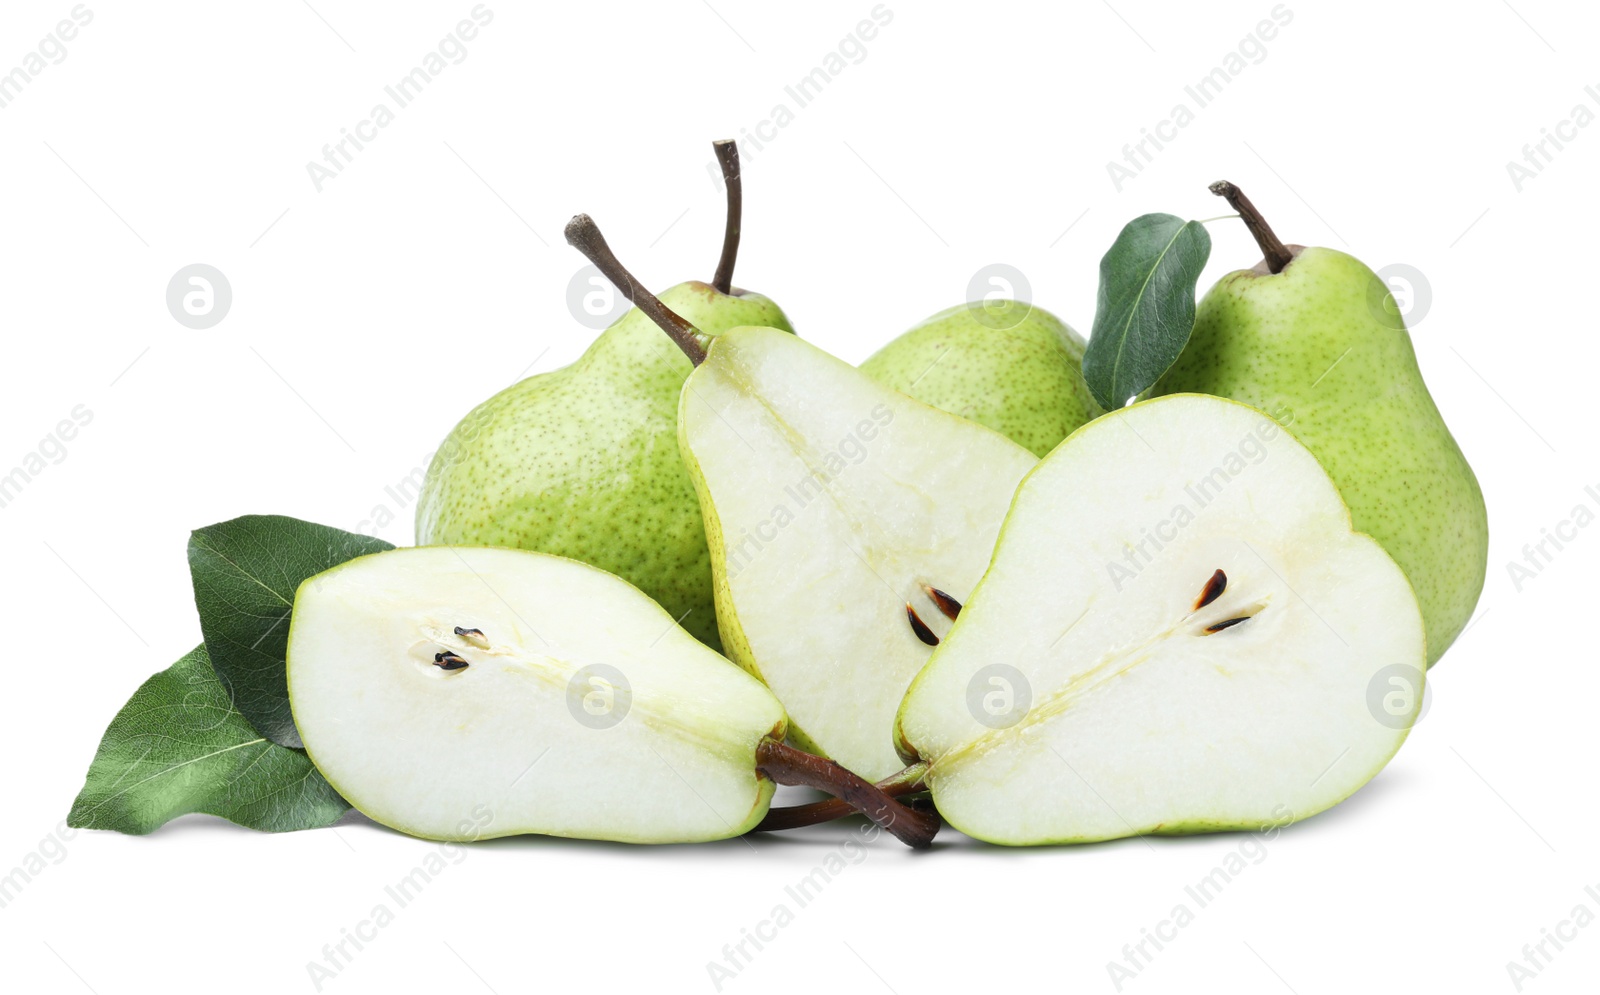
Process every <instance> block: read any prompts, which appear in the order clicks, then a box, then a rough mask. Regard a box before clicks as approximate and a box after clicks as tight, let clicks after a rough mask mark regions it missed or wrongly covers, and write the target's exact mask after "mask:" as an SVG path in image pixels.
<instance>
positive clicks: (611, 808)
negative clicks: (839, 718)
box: [288, 546, 784, 843]
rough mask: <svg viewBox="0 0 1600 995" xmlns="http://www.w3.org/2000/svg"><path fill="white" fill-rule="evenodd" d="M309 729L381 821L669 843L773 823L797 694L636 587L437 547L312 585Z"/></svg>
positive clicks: (459, 835)
mask: <svg viewBox="0 0 1600 995" xmlns="http://www.w3.org/2000/svg"><path fill="white" fill-rule="evenodd" d="M288 667H289V695H290V699H291V702H292V704H293V706H294V718H295V724H296V725H297V726H298V727H299V729H300V735H301V737H302V738H303V739H304V741H305V745H306V749H307V751H308V752H309V753H310V754H311V758H312V760H313V761H315V763H316V765H317V767H318V769H319V770H321V771H322V772H323V774H324V775H326V776H327V778H328V780H329V782H330V783H332V784H333V786H334V787H335V788H336V789H338V791H339V793H340V794H342V795H344V797H345V798H346V799H348V800H349V801H350V803H351V804H352V805H354V806H355V807H356V808H358V809H360V810H361V811H362V812H364V813H365V814H366V815H368V816H370V817H371V818H373V819H374V820H376V821H378V822H381V823H383V824H384V825H387V826H391V827H393V828H395V829H399V830H401V831H403V832H407V833H411V834H413V835H416V836H424V837H428V838H431V839H464V838H477V837H482V838H488V837H494V836H505V835H508V834H512V833H529V832H533V833H547V834H550V835H555V836H576V837H582V838H586V839H606V840H623V841H628V842H635V843H665V842H675V841H688V840H710V839H720V838H722V837H727V836H734V835H737V834H739V833H743V832H745V831H747V830H748V829H750V828H751V827H752V826H754V825H755V823H756V822H757V821H759V819H760V818H761V816H762V814H763V813H764V812H765V811H766V808H767V803H768V801H769V800H770V799H771V797H772V792H773V783H772V782H771V781H770V780H767V779H765V778H763V777H761V776H760V775H758V774H757V772H756V768H757V762H756V749H757V747H758V746H759V744H760V743H761V742H762V741H763V739H764V738H766V737H768V736H781V735H782V734H783V730H784V714H783V708H782V706H781V705H779V704H778V701H777V699H776V698H774V697H773V696H772V693H771V692H770V691H768V690H767V689H766V688H764V687H762V686H761V684H760V683H759V682H758V681H756V680H754V679H752V678H751V677H750V676H749V675H748V674H746V673H744V672H743V671H741V670H739V669H738V668H737V667H733V666H730V665H729V664H728V661H727V660H725V659H723V658H722V657H720V656H718V655H717V654H716V653H714V652H712V651H711V650H709V649H707V648H706V647H705V646H704V645H702V644H701V643H700V642H699V641H698V640H696V639H695V638H694V637H692V636H690V635H689V634H688V633H687V632H685V631H684V630H683V629H681V628H679V627H678V626H677V625H676V624H674V623H673V620H672V616H670V615H668V614H667V613H666V612H665V611H664V610H663V609H662V608H661V607H660V606H658V605H657V604H656V603H655V602H653V601H651V600H649V599H648V598H646V597H645V596H644V595H643V594H641V593H640V592H639V591H638V590H636V589H635V588H634V587H632V586H631V585H629V584H628V583H626V582H625V581H623V580H621V579H619V578H617V577H614V576H612V575H610V574H607V573H605V572H603V571H601V570H598V569H595V568H593V567H589V566H586V565H584V564H581V563H578V562H577V561H574V560H566V559H562V558H560V557H555V556H548V555H545V554H540V553H532V552H524V551H520V550H510V549H474V548H454V547H443V546H439V547H426V548H415V549H398V550H393V551H390V552H384V553H377V554H374V555H372V556H364V557H361V558H359V559H355V560H351V561H349V562H348V563H345V564H343V565H341V566H338V567H335V568H334V569H332V570H330V571H328V572H327V573H324V574H320V575H318V576H316V577H313V578H311V579H310V580H307V581H306V582H305V583H304V584H302V585H301V587H300V590H299V593H298V594H297V595H296V597H295V607H294V616H293V625H292V627H291V629H290V632H289V664H288Z"/></svg>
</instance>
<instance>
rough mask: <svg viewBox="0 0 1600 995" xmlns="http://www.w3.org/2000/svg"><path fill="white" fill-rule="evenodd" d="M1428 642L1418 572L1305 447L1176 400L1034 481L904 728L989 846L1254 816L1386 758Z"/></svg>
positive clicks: (945, 807) (1078, 437)
mask: <svg viewBox="0 0 1600 995" xmlns="http://www.w3.org/2000/svg"><path fill="white" fill-rule="evenodd" d="M1425 652H1426V651H1425V647H1424V639H1423V623H1422V617H1421V614H1420V612H1419V610H1418V607H1417V601H1416V598H1415V596H1414V595H1413V594H1412V591H1411V588H1410V586H1409V585H1408V584H1407V582H1406V579H1405V576H1404V574H1402V573H1401V571H1400V569H1399V568H1398V567H1397V566H1396V565H1395V563H1394V561H1393V560H1392V559H1391V558H1390V557H1389V556H1388V554H1386V553H1385V552H1384V550H1383V548H1382V547H1380V546H1379V545H1378V544H1377V543H1376V542H1374V541H1373V540H1372V539H1371V538H1369V537H1368V536H1365V535H1362V534H1360V533H1357V532H1354V531H1352V529H1351V525H1350V517H1349V513H1348V512H1347V510H1346V508H1345V505H1344V503H1343V501H1342V500H1341V499H1340V497H1339V493H1338V491H1337V490H1336V489H1335V488H1334V486H1333V482H1332V481H1331V480H1330V479H1329V478H1328V475H1327V473H1326V472H1324V471H1323V469H1322V467H1321V466H1320V465H1318V463H1317V461H1316V460H1315V459H1314V458H1313V457H1312V456H1311V454H1310V453H1309V452H1308V451H1307V450H1306V448H1305V447H1304V446H1302V445H1301V444H1300V443H1299V442H1297V441H1296V440H1295V439H1294V437H1293V436H1291V435H1290V434H1289V433H1288V432H1287V431H1286V430H1285V429H1283V428H1282V427H1281V426H1279V425H1278V424H1277V423H1276V422H1273V421H1272V420H1271V419H1270V418H1268V417H1267V416H1266V415H1264V414H1263V413H1261V412H1260V411H1257V410H1255V409H1253V408H1250V407H1247V406H1245V405H1243V404H1239V403H1236V402H1232V401H1227V400H1222V399H1219V398H1213V397H1204V396H1201V395H1180V396H1174V397H1170V398H1163V399H1159V400H1155V401H1146V402H1143V403H1140V404H1137V405H1134V406H1133V407H1130V408H1126V409H1122V410H1120V411H1118V412H1115V413H1113V414H1110V415H1106V416H1105V417H1102V418H1100V419H1099V420H1097V421H1094V422H1091V423H1090V424H1089V425H1088V426H1086V427H1084V428H1083V429H1081V430H1079V431H1078V432H1077V433H1076V434H1074V435H1073V436H1071V437H1070V438H1068V439H1067V441H1065V442H1064V443H1062V445H1061V446H1060V447H1059V448H1058V449H1056V451H1055V452H1054V453H1052V454H1051V455H1050V456H1049V457H1048V458H1047V459H1045V460H1044V461H1043V462H1042V463H1041V464H1040V465H1039V468H1038V469H1037V470H1035V471H1034V472H1033V473H1032V474H1031V475H1030V476H1029V477H1028V479H1027V480H1026V481H1025V482H1024V483H1023V484H1022V486H1021V488H1020V489H1019V490H1018V493H1017V497H1016V503H1015V505H1014V507H1013V508H1012V510H1011V513H1010V515H1009V517H1008V518H1007V519H1006V522H1005V527H1004V529H1003V531H1002V533H1001V536H1000V539H999V543H998V545H997V548H996V550H995V554H994V561H993V563H992V564H991V565H990V567H989V569H988V572H987V573H986V574H985V575H984V577H983V579H982V582H981V583H980V584H979V585H978V587H977V590H976V591H975V592H974V594H973V596H972V598H971V600H970V601H969V602H968V603H967V605H966V606H965V608H964V609H963V611H962V614H961V619H960V622H959V623H958V624H957V625H956V626H955V628H954V630H953V631H952V632H951V633H950V634H949V637H948V638H947V639H946V640H945V642H944V643H943V644H942V645H941V646H940V647H939V648H938V650H937V651H936V652H935V653H934V654H933V658H932V660H931V661H930V662H929V663H928V665H927V667H926V669H925V670H924V671H923V672H922V673H921V675H920V676H919V677H918V678H917V680H916V682H915V684H913V685H912V687H911V689H910V691H909V693H908V694H907V695H906V698H905V701H904V703H903V705H902V706H901V709H900V713H899V716H898V722H897V735H898V737H899V741H900V744H901V749H902V751H903V753H904V754H905V756H906V757H907V759H908V760H922V761H926V762H928V764H929V769H928V773H927V775H926V783H927V784H928V785H929V787H930V788H931V790H932V792H933V796H934V800H935V802H936V803H937V805H938V808H939V811H940V813H941V814H942V815H943V816H944V817H945V818H946V819H947V820H948V821H949V822H950V823H951V824H952V825H953V826H955V827H956V828H958V829H960V830H961V831H962V832H965V833H967V834H969V835H971V836H975V837H978V838H980V839H984V840H988V841H991V842H995V843H1004V844H1035V843H1066V842H1073V843H1076V842H1088V841H1093V840H1105V839H1114V838H1118V837H1124V836H1132V835H1142V834H1150V833H1160V834H1168V833H1189V832H1205V831H1214V830H1227V829H1248V830H1259V829H1261V828H1263V827H1266V826H1270V825H1279V824H1284V823H1287V822H1291V821H1294V820H1298V819H1303V818H1306V817H1308V816H1310V815H1313V814H1315V813H1317V812H1319V811H1322V810H1323V809H1326V808H1328V807H1330V806H1332V805H1334V804H1336V803H1337V802H1339V801H1340V800H1342V799H1343V798H1345V797H1346V796H1348V795H1349V794H1351V793H1352V792H1354V791H1355V790H1356V789H1357V788H1359V787H1361V785H1363V784H1365V783H1366V782H1367V781H1368V780H1369V779H1370V778H1372V777H1373V776H1374V775H1375V774H1376V773H1377V772H1378V771H1379V770H1380V769H1381V768H1382V767H1383V766H1384V764H1385V763H1387V762H1388V760H1389V758H1390V757H1391V756H1393V755H1394V753H1395V751H1396V750H1397V749H1399V747H1400V744H1401V742H1402V741H1403V740H1404V739H1405V736H1406V733H1407V731H1408V729H1409V727H1410V725H1411V723H1412V721H1413V720H1414V717H1415V715H1416V711H1417V709H1418V708H1419V707H1420V704H1421V691H1422V679H1423V677H1422V675H1423V672H1424V670H1425V665H1424V661H1425Z"/></svg>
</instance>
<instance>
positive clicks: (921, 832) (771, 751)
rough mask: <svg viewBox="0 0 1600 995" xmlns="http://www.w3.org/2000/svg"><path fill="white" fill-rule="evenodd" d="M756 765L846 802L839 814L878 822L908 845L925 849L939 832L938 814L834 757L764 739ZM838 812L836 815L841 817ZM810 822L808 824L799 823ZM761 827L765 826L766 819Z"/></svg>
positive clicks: (777, 777) (785, 780)
mask: <svg viewBox="0 0 1600 995" xmlns="http://www.w3.org/2000/svg"><path fill="white" fill-rule="evenodd" d="M756 768H757V770H759V771H760V772H761V773H763V774H765V775H766V776H767V777H770V778H772V779H773V780H774V781H776V782H778V783H779V784H800V785H804V786H806V787H808V788H816V789H817V790H819V791H826V792H827V793H828V794H830V795H833V796H834V797H835V798H837V799H839V800H840V801H841V802H842V803H843V805H842V806H841V808H840V811H839V813H838V815H847V814H849V812H850V811H852V810H853V811H856V812H860V813H861V814H862V815H864V816H866V817H867V818H869V819H871V820H872V821H873V822H876V823H877V824H878V825H880V826H882V827H883V828H884V829H887V830H888V831H889V832H890V833H891V834H893V835H894V837H895V839H898V840H899V841H900V842H902V843H904V844H905V845H907V846H909V847H914V848H916V849H918V850H925V849H927V848H928V847H930V846H932V845H933V837H934V834H935V833H937V832H938V831H939V817H938V816H937V815H935V814H933V813H931V812H918V811H917V810H916V809H913V808H910V807H908V806H906V805H902V804H901V803H899V802H897V801H895V800H894V799H893V798H892V797H890V796H889V794H888V792H886V791H885V790H883V789H882V788H880V787H878V786H877V785H875V784H871V783H869V782H867V781H866V780H864V779H862V778H860V777H858V776H857V775H855V774H852V773H851V772H850V771H848V770H845V769H844V768H843V767H841V766H839V765H838V763H836V762H834V761H832V760H825V759H823V758H822V757H819V756H814V755H812V754H810V753H806V752H805V751H804V750H797V749H795V748H794V747H792V746H786V745H784V744H783V743H780V742H778V741H777V740H775V739H764V740H762V741H761V745H760V746H758V747H756ZM838 815H836V816H834V818H838ZM800 825H809V823H800ZM762 826H766V823H765V822H764V821H763V823H762Z"/></svg>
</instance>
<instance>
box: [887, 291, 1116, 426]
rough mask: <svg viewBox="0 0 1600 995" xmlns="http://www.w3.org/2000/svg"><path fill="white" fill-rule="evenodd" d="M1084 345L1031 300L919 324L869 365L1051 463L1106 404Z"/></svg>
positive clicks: (987, 304) (972, 307) (961, 310)
mask: <svg viewBox="0 0 1600 995" xmlns="http://www.w3.org/2000/svg"><path fill="white" fill-rule="evenodd" d="M1083 350H1084V342H1083V339H1082V338H1080V337H1079V335H1078V333H1077V332H1075V331H1073V330H1072V329H1071V328H1070V327H1069V326H1068V325H1067V324H1066V323H1065V322H1063V321H1062V320H1061V319H1059V318H1057V317H1056V316H1055V315H1053V314H1051V313H1050V312H1048V311H1046V310H1045V309H1044V308H1041V307H1036V306H1034V305H1032V304H1029V303H1027V302H1025V301H1012V300H999V301H983V302H972V303H968V304H960V305H957V306H956V307H952V308H947V309H946V310H944V311H940V312H939V313H938V314H936V315H933V316H932V317H931V318H928V319H927V320H925V321H923V322H921V323H920V324H917V325H915V326H913V327H912V328H910V329H909V330H907V331H906V332H905V333H904V334H902V335H901V336H899V337H898V338H896V339H895V340H894V341H893V342H890V343H889V344H888V345H886V346H884V347H883V348H882V349H879V350H878V351H877V352H876V353H874V354H873V355H872V356H871V357H869V358H868V359H867V361H866V362H864V363H862V364H861V372H862V373H865V374H866V375H867V376H869V377H872V378H873V379H874V380H876V381H878V382H879V383H881V384H883V385H885V386H887V387H893V388H894V389H895V390H898V391H901V392H903V393H906V394H910V395H911V396H912V397H914V398H916V399H917V400H919V401H921V402H923V403H924V404H931V405H933V406H934V407H936V408H939V409H940V410H942V411H948V412H950V413H951V414H954V415H960V416H961V417H963V418H966V419H969V420H971V421H975V422H977V423H978V424H980V425H984V426H987V427H989V428H992V429H994V430H995V431H996V432H999V433H1000V434H1001V435H1004V436H1005V437H1006V438H1008V439H1010V440H1011V441H1012V442H1015V443H1016V444H1017V445H1019V446H1021V447H1023V448H1024V449H1027V450H1029V451H1031V452H1032V453H1033V454H1034V455H1036V456H1043V455H1045V454H1046V453H1048V452H1049V451H1050V450H1052V449H1054V448H1055V447H1056V444H1057V443H1059V442H1060V441H1061V440H1062V439H1064V438H1066V437H1067V435H1068V434H1069V433H1071V432H1072V431H1073V430H1074V429H1076V428H1077V427H1078V426H1079V425H1082V424H1083V423H1084V422H1086V421H1088V420H1089V419H1091V418H1094V417H1096V416H1097V415H1099V414H1100V413H1101V412H1100V406H1099V405H1098V404H1096V403H1095V400H1094V396H1093V395H1092V394H1090V393H1089V385H1088V384H1086V383H1085V382H1084V380H1083Z"/></svg>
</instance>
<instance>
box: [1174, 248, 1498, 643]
mask: <svg viewBox="0 0 1600 995" xmlns="http://www.w3.org/2000/svg"><path fill="white" fill-rule="evenodd" d="M1277 248H1278V249H1280V250H1283V251H1285V252H1287V253H1288V254H1289V255H1292V257H1293V258H1292V261H1290V262H1288V263H1287V265H1284V266H1283V267H1282V269H1281V271H1280V272H1277V273H1273V272H1270V268H1269V265H1268V264H1267V263H1266V262H1265V261H1263V262H1262V263H1261V264H1259V265H1258V266H1257V267H1256V268H1254V269H1247V270H1238V271H1236V272H1233V273H1229V274H1228V275H1227V276H1224V277H1223V278H1222V279H1221V280H1219V281H1217V285H1216V286H1215V287H1213V288H1211V290H1210V291H1209V292H1208V293H1207V294H1206V295H1205V297H1204V298H1202V299H1201V301H1200V304H1199V306H1198V309H1197V310H1196V312H1195V321H1194V331H1193V334H1191V335H1190V337H1189V344H1188V345H1187V346H1186V347H1185V348H1184V350H1183V353H1182V354H1181V355H1180V356H1179V357H1178V360H1177V362H1176V363H1174V364H1173V366H1172V368H1171V369H1169V370H1168V371H1167V373H1166V374H1165V375H1164V376H1163V377H1162V379H1161V380H1160V381H1158V382H1157V384H1156V386H1155V388H1154V390H1153V393H1154V394H1158V395H1159V394H1169V393H1175V392H1185V391H1202V392H1205V393H1208V394H1217V395H1220V396H1223V397H1231V398H1233V399H1235V400H1239V401H1243V402H1245V403H1246V404H1252V405H1255V406H1256V407H1259V408H1262V409H1264V410H1267V411H1270V412H1272V413H1273V414H1274V415H1276V416H1278V417H1280V418H1281V419H1282V420H1283V421H1284V423H1285V424H1287V425H1288V427H1289V430H1290V431H1291V432H1293V433H1294V434H1295V436H1296V437H1297V438H1299V439H1300V441H1301V442H1304V443H1305V444H1306V446H1307V447H1309V448H1310V449H1311V451H1312V452H1313V453H1314V454H1316V457H1317V459H1319V460H1321V461H1322V464H1323V466H1325V467H1327V470H1328V473H1329V475H1331V476H1332V477H1333V480H1334V483H1336V484H1338V486H1339V491H1340V493H1342V494H1343V495H1344V498H1345V501H1347V502H1348V503H1349V505H1350V513H1351V516H1352V517H1353V519H1354V521H1355V525H1356V528H1358V529H1360V530H1361V531H1363V532H1367V533H1370V534H1371V535H1372V537H1373V538H1375V539H1377V540H1378V542H1380V543H1382V544H1383V548H1384V549H1386V550H1388V551H1389V555H1391V556H1393V557H1394V559H1395V562H1397V563H1399V564H1400V567H1401V569H1403V570H1404V571H1405V572H1406V576H1407V577H1408V578H1409V579H1410V580H1411V584H1412V586H1413V587H1414V588H1415V589H1416V592H1417V600H1418V602H1419V603H1420V604H1421V605H1422V616H1423V618H1424V619H1425V620H1426V622H1427V626H1428V655H1429V660H1428V662H1429V663H1430V664H1432V663H1433V662H1434V661H1436V660H1438V659H1439V657H1440V656H1441V655H1443V653H1444V651H1445V650H1447V649H1449V648H1450V644H1451V643H1453V642H1454V641H1455V639H1456V637H1457V636H1459V635H1460V634H1461V632H1462V630H1464V629H1465V628H1466V626H1467V623H1468V622H1469V621H1470V620H1471V618H1472V612H1473V610H1474V608H1475V607H1476V605H1477V603H1478V595H1479V594H1480V593H1481V592H1482V591H1483V582H1484V577H1485V573H1486V569H1487V566H1488V556H1489V520H1488V513H1487V511H1486V510H1485V508H1484V502H1483V491H1482V489H1481V488H1480V487H1479V486H1478V479H1477V477H1476V476H1475V475H1474V474H1473V472H1472V467H1471V466H1470V465H1469V464H1468V463H1467V459H1466V457H1465V456H1464V455H1462V452H1461V447H1460V446H1458V445H1457V444H1456V440H1455V438H1454V437H1453V436H1452V435H1451V434H1450V429H1449V428H1448V427H1447V426H1446V425H1445V422H1444V418H1443V416H1442V415H1440V413H1439V409H1438V407H1437V406H1436V405H1435V404H1434V402H1433V397H1432V395H1430V394H1429V393H1428V387H1427V384H1425V383H1424V382H1423V379H1422V372H1421V370H1420V369H1419V368H1418V366H1417V355H1416V350H1415V349H1414V348H1413V347H1412V344H1411V335H1410V333H1409V332H1407V331H1406V326H1405V321H1404V320H1403V318H1402V316H1401V315H1400V312H1399V309H1398V308H1397V307H1396V305H1395V301H1394V297H1393V295H1392V294H1391V293H1390V291H1389V288H1388V286H1386V285H1385V284H1384V283H1383V281H1382V280H1381V279H1380V278H1379V277H1378V275H1377V274H1376V273H1374V272H1373V271H1372V270H1371V269H1369V268H1367V266H1366V265H1365V264H1364V263H1362V262H1361V261H1360V260H1359V259H1356V258H1354V257H1353V256H1350V255H1347V254H1345V253H1343V252H1339V251H1338V250H1336V249H1326V248H1317V247H1312V248H1301V247H1299V246H1292V247H1288V248H1287V249H1286V250H1285V249H1284V247H1282V246H1281V244H1280V245H1279V246H1277Z"/></svg>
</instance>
